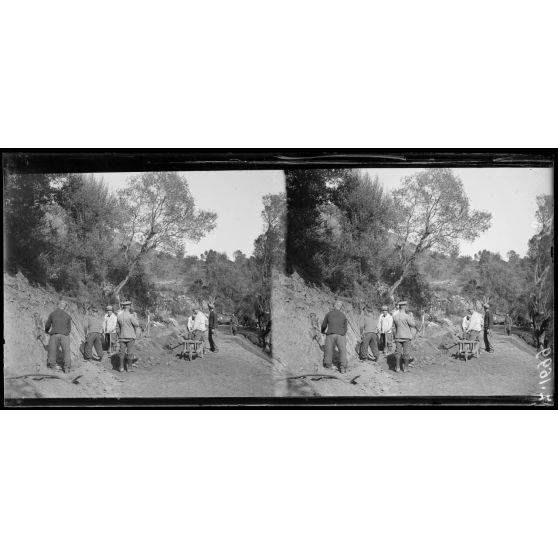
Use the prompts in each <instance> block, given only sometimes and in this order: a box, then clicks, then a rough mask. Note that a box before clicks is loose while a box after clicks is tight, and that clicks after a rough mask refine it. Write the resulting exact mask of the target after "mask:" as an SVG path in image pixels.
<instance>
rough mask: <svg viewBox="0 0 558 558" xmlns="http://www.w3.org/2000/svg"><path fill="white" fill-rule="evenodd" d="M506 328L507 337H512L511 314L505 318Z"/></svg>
mask: <svg viewBox="0 0 558 558" xmlns="http://www.w3.org/2000/svg"><path fill="white" fill-rule="evenodd" d="M504 327H505V328H506V335H511V328H512V319H511V316H510V315H509V314H506V317H505V318H504Z"/></svg>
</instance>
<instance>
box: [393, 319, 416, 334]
mask: <svg viewBox="0 0 558 558" xmlns="http://www.w3.org/2000/svg"><path fill="white" fill-rule="evenodd" d="M393 325H394V326H395V339H412V338H413V336H412V334H411V328H412V327H416V325H415V320H414V319H413V318H412V317H411V316H410V315H409V314H407V313H403V312H398V313H397V315H395V316H394V318H393Z"/></svg>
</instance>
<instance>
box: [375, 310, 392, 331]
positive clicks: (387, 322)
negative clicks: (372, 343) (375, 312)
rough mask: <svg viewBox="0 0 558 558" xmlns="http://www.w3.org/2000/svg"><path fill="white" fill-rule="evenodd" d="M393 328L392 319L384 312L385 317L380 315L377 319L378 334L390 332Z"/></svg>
mask: <svg viewBox="0 0 558 558" xmlns="http://www.w3.org/2000/svg"><path fill="white" fill-rule="evenodd" d="M392 327H393V318H392V316H391V315H390V314H389V312H386V315H385V316H384V315H383V314H380V318H379V319H378V333H388V332H389V331H391V328H392Z"/></svg>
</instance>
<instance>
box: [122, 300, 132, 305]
mask: <svg viewBox="0 0 558 558" xmlns="http://www.w3.org/2000/svg"><path fill="white" fill-rule="evenodd" d="M122 306H132V303H131V302H130V301H129V300H125V301H124V302H123V303H122Z"/></svg>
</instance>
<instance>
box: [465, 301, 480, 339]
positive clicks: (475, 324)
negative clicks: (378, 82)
mask: <svg viewBox="0 0 558 558" xmlns="http://www.w3.org/2000/svg"><path fill="white" fill-rule="evenodd" d="M467 315H468V316H469V323H468V325H467V332H466V335H465V338H466V339H467V340H468V341H478V340H479V339H480V334H481V330H482V316H481V315H480V314H479V313H478V312H477V311H476V310H473V309H472V308H468V309H467Z"/></svg>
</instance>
